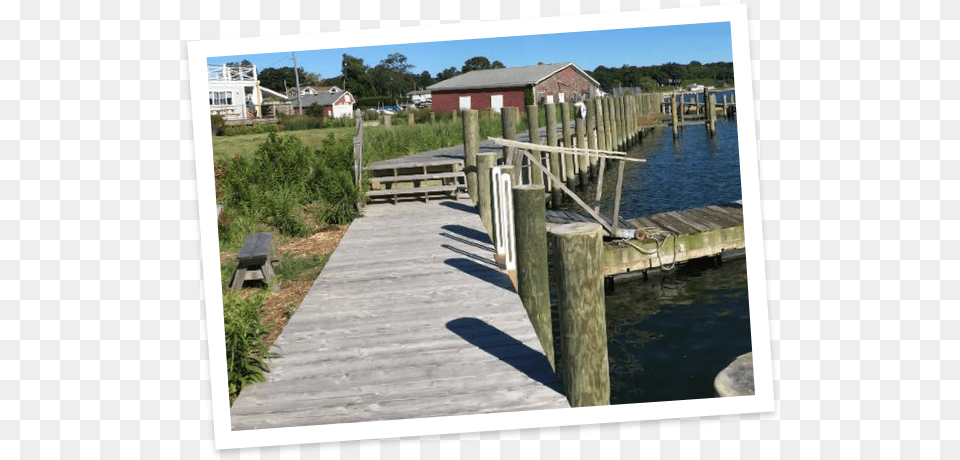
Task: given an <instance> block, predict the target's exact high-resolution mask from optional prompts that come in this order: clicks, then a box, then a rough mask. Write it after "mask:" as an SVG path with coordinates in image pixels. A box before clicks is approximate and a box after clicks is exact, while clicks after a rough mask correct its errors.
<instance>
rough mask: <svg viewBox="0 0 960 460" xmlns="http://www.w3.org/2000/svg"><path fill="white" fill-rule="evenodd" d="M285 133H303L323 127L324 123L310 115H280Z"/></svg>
mask: <svg viewBox="0 0 960 460" xmlns="http://www.w3.org/2000/svg"><path fill="white" fill-rule="evenodd" d="M279 118H280V124H281V125H283V131H303V130H305V129H318V128H321V127H323V121H322V120H321V119H319V118H316V117H311V116H308V115H283V114H280V115H279Z"/></svg>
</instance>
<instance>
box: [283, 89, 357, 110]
mask: <svg viewBox="0 0 960 460" xmlns="http://www.w3.org/2000/svg"><path fill="white" fill-rule="evenodd" d="M347 93H348V92H347V91H337V92H335V93H328V92H326V91H324V92H322V93H319V94H308V95H306V96H300V100H302V101H303V106H304V107H310V106H311V105H313V104H320V105H321V106H327V105H333V104H334V103H335V102H337V101H338V100H340V98H341V97H343V95H344V94H347ZM292 99H293V106H294V107H300V106H299V105H297V98H295V97H294V98H292Z"/></svg>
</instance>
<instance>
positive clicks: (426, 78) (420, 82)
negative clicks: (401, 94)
mask: <svg viewBox="0 0 960 460" xmlns="http://www.w3.org/2000/svg"><path fill="white" fill-rule="evenodd" d="M434 83H436V81H434V79H433V77H431V76H430V72H429V71H426V70H424V71H423V72H422V73H420V76H418V77H417V86H418V87H420V88H426V87H428V86H430V85H432V84H434Z"/></svg>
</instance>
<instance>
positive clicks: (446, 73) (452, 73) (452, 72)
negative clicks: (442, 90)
mask: <svg viewBox="0 0 960 460" xmlns="http://www.w3.org/2000/svg"><path fill="white" fill-rule="evenodd" d="M457 75H460V72H459V71H458V70H457V68H456V67H450V68H448V69H444V70H442V71H440V72H439V73H437V78H436V80H437V81H443V80H448V79H450V78H453V77H456V76H457Z"/></svg>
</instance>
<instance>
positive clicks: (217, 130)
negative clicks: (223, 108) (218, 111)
mask: <svg viewBox="0 0 960 460" xmlns="http://www.w3.org/2000/svg"><path fill="white" fill-rule="evenodd" d="M226 126H227V122H226V120H224V119H223V117H222V116H220V115H210V132H211V134H212V135H214V136H222V135H223V129H224V128H225V127H226Z"/></svg>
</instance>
